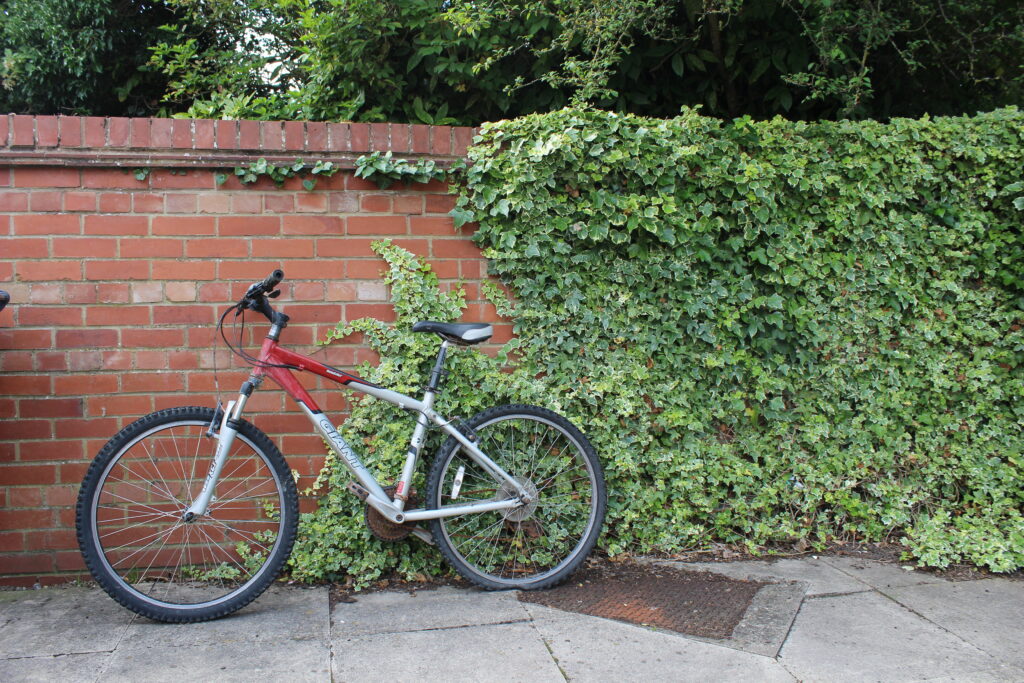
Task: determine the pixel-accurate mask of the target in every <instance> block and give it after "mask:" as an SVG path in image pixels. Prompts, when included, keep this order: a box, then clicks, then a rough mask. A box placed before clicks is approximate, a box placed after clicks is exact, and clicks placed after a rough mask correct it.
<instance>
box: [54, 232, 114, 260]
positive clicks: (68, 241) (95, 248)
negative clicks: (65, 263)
mask: <svg viewBox="0 0 1024 683" xmlns="http://www.w3.org/2000/svg"><path fill="white" fill-rule="evenodd" d="M114 256H117V240H115V239H113V238H107V239H104V238H99V237H55V238H54V239H53V257H54V258H113V257H114Z"/></svg>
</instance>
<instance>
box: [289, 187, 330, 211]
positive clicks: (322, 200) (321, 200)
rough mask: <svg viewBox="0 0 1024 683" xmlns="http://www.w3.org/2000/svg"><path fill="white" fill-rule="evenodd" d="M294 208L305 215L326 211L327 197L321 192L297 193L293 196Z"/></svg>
mask: <svg viewBox="0 0 1024 683" xmlns="http://www.w3.org/2000/svg"><path fill="white" fill-rule="evenodd" d="M295 208H296V210H297V211H301V212H305V213H323V212H324V211H327V195H326V194H324V193H323V192H305V191H303V192H299V193H298V194H297V195H295Z"/></svg>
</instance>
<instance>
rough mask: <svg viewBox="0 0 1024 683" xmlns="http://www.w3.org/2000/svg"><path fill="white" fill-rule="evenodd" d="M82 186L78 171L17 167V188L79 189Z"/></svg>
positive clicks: (45, 167) (15, 180) (15, 182)
mask: <svg viewBox="0 0 1024 683" xmlns="http://www.w3.org/2000/svg"><path fill="white" fill-rule="evenodd" d="M80 184H81V179H80V177H79V173H78V169H76V168H52V167H49V166H25V167H15V169H14V186H15V187H78V186H79V185H80Z"/></svg>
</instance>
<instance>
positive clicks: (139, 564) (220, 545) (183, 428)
mask: <svg viewBox="0 0 1024 683" xmlns="http://www.w3.org/2000/svg"><path fill="white" fill-rule="evenodd" d="M207 427H208V424H207V423H205V422H200V421H178V422H175V423H172V424H167V425H160V426H157V427H154V428H152V429H150V430H148V431H146V432H144V433H143V434H141V435H139V436H138V437H136V438H135V439H133V440H132V441H131V443H129V444H128V445H127V446H126V447H124V448H123V449H121V451H119V452H118V453H117V454H116V455H115V456H114V457H113V458H111V461H110V463H109V464H108V465H107V467H106V469H105V470H104V471H103V473H102V475H101V476H100V479H99V483H98V485H97V488H96V493H95V494H94V496H93V502H92V509H91V512H92V515H91V523H92V534H93V542H94V544H95V546H96V549H97V550H98V551H99V552H98V554H99V558H100V561H101V562H102V563H103V565H104V566H105V568H106V570H107V574H108V576H110V577H112V578H113V579H114V580H115V581H116V582H117V583H119V584H120V585H121V587H122V588H124V589H125V590H127V591H129V592H131V593H132V594H134V595H135V596H136V597H137V598H139V599H140V600H143V601H145V602H148V603H150V604H153V605H157V606H162V607H171V608H189V609H201V608H204V607H209V606H213V605H216V604H219V603H222V602H225V601H227V600H229V599H231V598H232V597H233V596H235V595H238V594H239V593H242V592H244V591H245V590H246V589H247V588H248V587H249V586H250V585H252V584H253V583H255V582H256V581H258V580H260V578H261V577H263V576H264V575H265V574H266V572H267V571H268V570H269V569H270V567H271V564H272V558H274V557H276V551H277V548H278V545H279V544H280V542H281V538H282V535H283V534H282V533H281V531H282V529H283V525H284V524H285V514H284V510H285V508H284V504H285V502H284V501H285V498H284V491H283V488H284V487H283V486H282V485H281V480H280V479H279V477H278V475H277V472H276V470H275V469H274V467H273V466H272V465H271V463H270V461H269V459H268V458H267V456H266V454H264V453H263V452H262V451H261V450H260V449H259V448H257V447H256V446H255V445H254V444H253V443H252V442H251V441H250V440H249V439H248V438H246V437H245V436H243V435H242V434H238V435H237V436H236V437H235V442H234V444H233V445H232V449H231V452H230V454H229V455H228V459H227V462H226V463H225V465H224V469H223V471H222V472H221V476H220V478H219V480H218V483H217V489H216V492H215V497H214V499H213V500H212V501H211V503H210V505H209V508H208V509H207V513H206V514H205V515H203V516H202V517H199V518H196V519H195V520H193V521H192V522H185V521H184V517H183V515H184V512H185V510H187V509H188V506H189V505H190V504H191V503H192V501H193V499H194V498H195V497H196V496H197V495H198V493H199V491H200V490H201V489H202V487H203V481H204V479H205V477H206V474H207V471H208V469H209V466H210V463H211V462H212V459H213V452H214V450H215V449H216V444H217V441H216V439H209V438H207V437H206V436H205V433H206V430H207Z"/></svg>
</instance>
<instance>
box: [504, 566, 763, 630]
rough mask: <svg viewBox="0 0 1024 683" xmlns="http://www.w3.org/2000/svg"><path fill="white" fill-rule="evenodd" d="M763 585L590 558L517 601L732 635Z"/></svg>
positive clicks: (677, 570)
mask: <svg viewBox="0 0 1024 683" xmlns="http://www.w3.org/2000/svg"><path fill="white" fill-rule="evenodd" d="M764 585H765V584H764V583H758V582H755V581H738V580H736V579H730V578H728V577H725V576H722V575H720V574H713V573H710V572H691V571H686V570H684V569H675V568H671V567H664V566H658V565H645V564H635V563H632V562H623V563H614V562H607V561H604V562H591V563H588V565H587V566H586V567H585V568H583V569H581V570H579V571H577V572H576V573H575V574H573V575H572V577H571V578H570V579H569V582H568V583H566V584H563V585H561V586H559V587H558V588H553V589H551V590H545V591H530V592H525V591H524V592H521V593H520V594H519V599H520V600H521V601H522V602H530V603H534V604H538V605H544V606H546V607H553V608H555V609H560V610H564V611H566V612H577V613H579V614H589V615H591V616H595V617H604V618H606V619H615V620H617V621H625V622H627V623H631V624H637V625H640V626H652V627H655V628H660V629H666V630H669V631H676V632H677V633H685V634H687V635H691V636H701V637H704V638H728V637H729V636H731V635H732V632H733V629H735V628H736V625H737V624H738V623H740V620H741V619H742V618H743V615H744V613H745V612H746V611H747V607H749V606H750V601H751V600H753V598H754V595H755V594H756V593H757V591H758V590H760V589H761V587H762V586H764Z"/></svg>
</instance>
